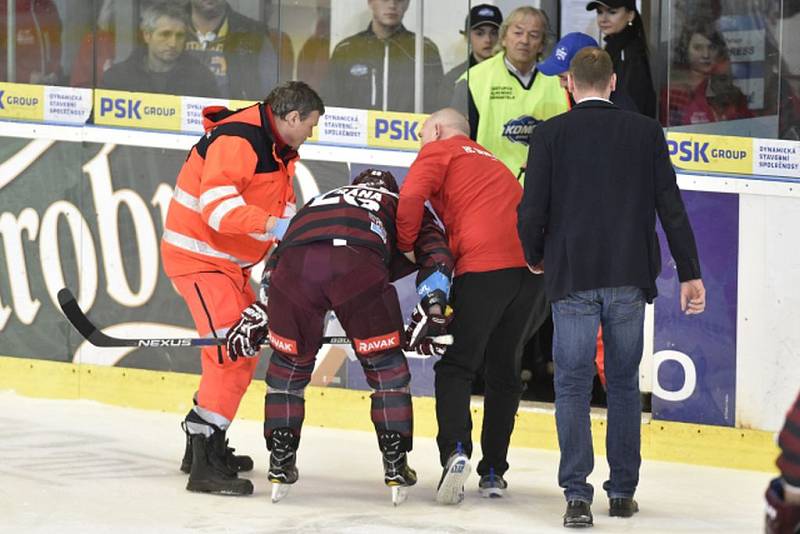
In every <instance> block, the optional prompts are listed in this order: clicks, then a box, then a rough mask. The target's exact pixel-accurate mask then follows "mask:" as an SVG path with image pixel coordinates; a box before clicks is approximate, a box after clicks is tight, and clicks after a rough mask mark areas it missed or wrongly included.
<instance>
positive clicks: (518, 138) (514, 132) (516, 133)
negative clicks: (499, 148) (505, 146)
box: [503, 115, 542, 146]
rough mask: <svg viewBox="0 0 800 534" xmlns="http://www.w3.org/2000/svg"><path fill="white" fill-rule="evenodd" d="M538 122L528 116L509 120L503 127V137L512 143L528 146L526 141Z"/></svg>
mask: <svg viewBox="0 0 800 534" xmlns="http://www.w3.org/2000/svg"><path fill="white" fill-rule="evenodd" d="M540 122H542V121H540V120H538V119H535V118H533V117H531V116H530V115H523V116H521V117H517V118H516V119H511V120H510V121H508V122H507V123H505V124H504V125H503V137H505V138H506V139H508V140H509V141H511V142H512V143H520V144H523V145H526V146H527V145H528V139H529V138H530V136H531V134H532V133H533V129H534V128H536V125H537V124H539V123H540Z"/></svg>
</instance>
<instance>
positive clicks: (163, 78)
mask: <svg viewBox="0 0 800 534" xmlns="http://www.w3.org/2000/svg"><path fill="white" fill-rule="evenodd" d="M140 28H141V30H142V38H143V39H144V42H145V46H144V47H140V48H139V49H137V50H135V51H134V52H133V53H132V54H131V55H130V57H129V58H128V59H126V60H125V61H123V62H122V63H118V64H116V65H114V66H113V67H111V68H110V69H108V70H107V71H106V74H105V76H104V79H103V84H102V87H104V88H105V89H116V90H119V91H141V92H145V93H166V94H174V95H191V96H211V97H218V96H220V95H219V89H218V88H217V83H216V81H215V80H214V75H213V74H211V72H210V71H209V70H208V69H207V68H206V67H205V66H203V64H202V63H200V62H198V61H197V60H195V59H194V58H191V57H189V56H188V55H187V54H184V46H185V45H186V30H187V28H188V22H187V20H186V11H185V10H184V9H181V8H180V7H179V6H177V5H174V4H154V5H152V6H150V7H148V8H146V9H145V10H144V11H143V12H142V22H141V25H140Z"/></svg>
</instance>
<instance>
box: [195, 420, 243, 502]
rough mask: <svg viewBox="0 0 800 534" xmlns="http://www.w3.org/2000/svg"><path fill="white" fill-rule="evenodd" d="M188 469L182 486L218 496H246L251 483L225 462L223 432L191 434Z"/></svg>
mask: <svg viewBox="0 0 800 534" xmlns="http://www.w3.org/2000/svg"><path fill="white" fill-rule="evenodd" d="M191 442H192V468H191V470H190V471H189V482H188V483H187V484H186V489H187V490H189V491H197V492H201V493H216V494H219V495H250V494H252V493H253V483H252V482H250V481H249V480H247V479H244V478H239V477H238V476H237V475H236V471H235V470H233V469H231V468H230V467H229V466H228V464H227V462H226V461H225V455H226V444H225V433H224V432H222V431H220V430H217V431H216V432H214V433H213V434H211V436H210V437H206V436H205V435H203V434H192V435H191Z"/></svg>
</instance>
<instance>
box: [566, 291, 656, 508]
mask: <svg viewBox="0 0 800 534" xmlns="http://www.w3.org/2000/svg"><path fill="white" fill-rule="evenodd" d="M644 304H645V301H644V295H643V293H642V290H641V289H639V288H637V287H631V286H623V287H609V288H603V289H593V290H588V291H576V292H574V293H570V294H569V295H567V296H566V297H564V298H563V299H560V300H557V301H556V302H553V303H552V307H553V324H554V326H555V330H554V333H553V363H554V364H555V391H556V429H557V430H558V445H559V448H560V449H561V461H560V463H559V466H558V484H559V485H560V486H561V487H562V488H564V495H565V496H566V498H567V500H568V501H571V500H579V501H586V502H589V503H591V502H592V497H593V496H594V488H592V485H591V484H589V483H588V482H587V481H586V479H587V477H588V476H589V474H590V473H591V472H592V469H594V450H593V447H592V430H591V424H590V420H589V402H590V399H591V393H592V381H593V380H594V375H595V361H594V360H595V350H596V348H595V347H596V338H597V328H598V327H599V326H600V325H601V324H602V326H603V345H604V350H605V373H606V387H607V394H608V395H607V398H608V426H607V428H606V453H607V457H608V465H609V467H610V468H611V476H610V477H609V480H608V481H606V482H605V484H603V489H605V490H606V493H607V494H608V496H609V498H613V497H632V496H633V494H634V492H635V491H636V485H637V484H638V483H639V466H640V464H641V454H640V445H641V437H640V432H641V411H642V407H641V398H640V396H639V361H640V360H641V358H642V348H643V346H642V345H643V341H644V339H643V338H644V334H643V330H644Z"/></svg>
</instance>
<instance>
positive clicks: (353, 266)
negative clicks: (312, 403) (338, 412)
mask: <svg viewBox="0 0 800 534" xmlns="http://www.w3.org/2000/svg"><path fill="white" fill-rule="evenodd" d="M267 308H268V309H267V312H268V315H269V329H270V334H269V341H270V345H271V346H272V348H273V350H274V352H273V354H272V357H271V359H270V362H269V366H268V367H267V397H266V401H265V408H264V412H265V413H264V416H265V420H264V437H265V438H266V439H267V444H269V443H270V436H271V435H272V431H273V430H275V429H276V428H282V427H288V428H290V429H292V431H293V432H294V434H295V436H298V437H299V436H300V429H301V427H302V425H303V418H304V417H305V400H304V398H303V390H304V389H305V387H306V386H307V385H308V383H309V381H310V380H311V374H312V372H313V370H314V361H315V358H316V354H317V352H318V351H319V349H320V347H321V346H322V345H321V338H322V335H323V329H324V319H325V314H326V312H327V311H328V310H333V311H334V312H335V313H336V316H337V317H338V319H339V321H340V322H341V324H342V326H343V327H344V330H345V332H346V333H347V335H348V336H349V337H350V339H351V340H352V342H353V348H354V350H355V353H356V356H357V357H358V360H359V362H360V363H361V366H362V368H363V370H364V374H365V375H366V379H367V383H368V384H369V386H370V387H371V388H372V389H373V390H374V392H373V393H372V395H371V399H372V409H371V416H372V422H373V424H374V425H375V431H376V432H378V433H381V432H384V431H396V432H399V433H400V435H401V436H403V437H404V438H405V439H404V442H405V447H404V448H406V449H407V450H411V436H412V427H413V425H412V411H411V395H410V394H409V392H408V385H409V382H410V379H411V376H410V375H409V372H408V363H407V362H406V358H405V356H404V355H403V352H402V350H401V346H402V336H403V333H402V332H403V320H402V317H401V315H400V305H399V303H398V301H397V293H396V292H395V290H394V288H393V287H392V286H391V285H390V284H389V272H388V269H387V268H386V265H385V264H384V262H383V259H382V257H381V255H380V254H378V253H377V252H376V251H374V250H372V249H369V248H365V247H355V246H333V244H332V243H331V242H330V241H326V242H318V243H311V244H309V245H303V246H298V247H292V248H288V249H286V250H285V251H284V252H283V254H282V255H281V258H280V261H279V262H278V267H277V268H276V269H275V272H274V273H273V274H272V279H271V284H270V289H269V301H268V304H267Z"/></svg>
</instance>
